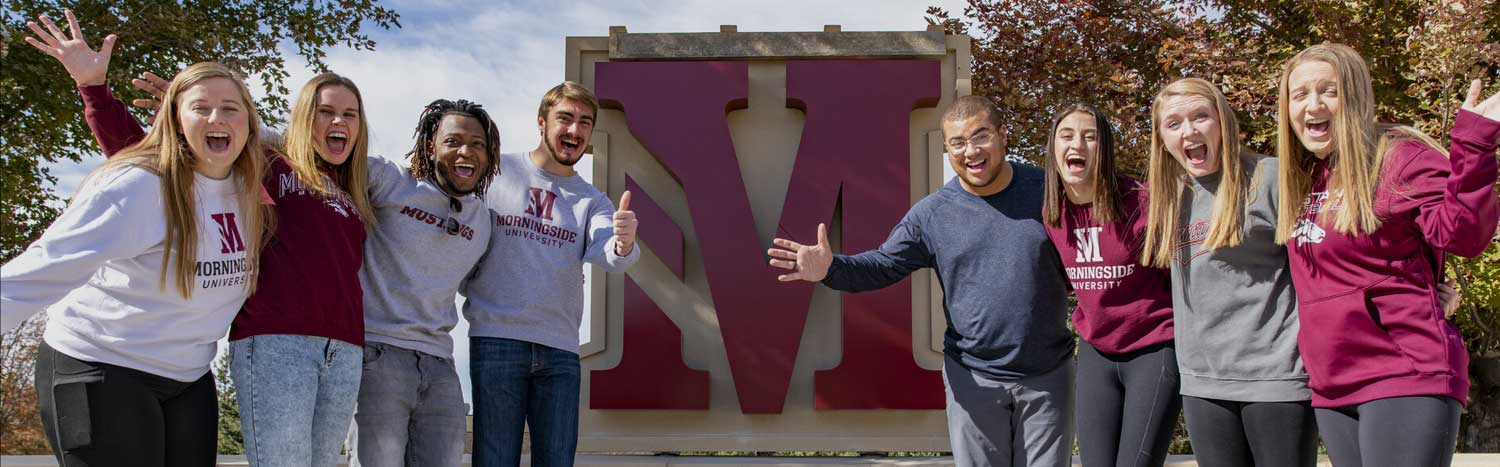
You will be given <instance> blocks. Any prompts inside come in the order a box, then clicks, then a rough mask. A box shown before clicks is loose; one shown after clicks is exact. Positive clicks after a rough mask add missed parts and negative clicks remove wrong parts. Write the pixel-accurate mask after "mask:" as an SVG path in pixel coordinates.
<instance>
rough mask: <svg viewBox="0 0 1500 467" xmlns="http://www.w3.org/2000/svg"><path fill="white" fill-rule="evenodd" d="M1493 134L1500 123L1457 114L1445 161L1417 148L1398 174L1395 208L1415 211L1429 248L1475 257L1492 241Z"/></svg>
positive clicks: (1495, 217) (1495, 215)
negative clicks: (1415, 152)
mask: <svg viewBox="0 0 1500 467" xmlns="http://www.w3.org/2000/svg"><path fill="white" fill-rule="evenodd" d="M1497 134H1500V122H1496V121H1493V120H1489V119H1486V118H1484V117H1481V116H1479V115H1478V114H1475V113H1473V112H1469V111H1467V110H1462V111H1459V114H1458V119H1457V121H1456V122H1455V123H1454V125H1453V133H1452V143H1451V144H1450V145H1449V148H1448V150H1449V156H1448V158H1446V159H1445V158H1443V156H1442V154H1440V153H1438V152H1437V151H1434V150H1432V149H1431V148H1427V147H1425V146H1421V148H1420V149H1418V150H1417V154H1414V155H1412V156H1411V159H1410V160H1408V161H1406V162H1405V167H1403V168H1402V169H1401V170H1400V171H1399V172H1397V174H1398V175H1397V179H1396V183H1395V184H1394V185H1395V190H1396V192H1397V194H1398V196H1395V197H1393V199H1394V200H1395V203H1396V206H1394V208H1395V210H1396V211H1397V212H1403V211H1407V210H1409V209H1410V210H1415V211H1416V212H1417V217H1416V223H1417V226H1418V228H1419V229H1421V231H1422V236H1423V238H1425V239H1426V240H1427V243H1428V244H1429V245H1432V247H1433V248H1437V249H1439V250H1443V251H1446V252H1449V253H1453V254H1456V255H1460V256H1465V257H1473V256H1476V255H1478V254H1479V253H1481V252H1483V251H1484V249H1485V247H1487V246H1489V244H1490V241H1491V239H1493V238H1494V236H1495V228H1496V223H1497V222H1500V205H1497V203H1496V200H1495V177H1496V171H1497V168H1496V161H1495V137H1496V135H1497ZM1405 146H1408V147H1416V146H1420V145H1416V144H1408V145H1405Z"/></svg>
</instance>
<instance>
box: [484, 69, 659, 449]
mask: <svg viewBox="0 0 1500 467" xmlns="http://www.w3.org/2000/svg"><path fill="white" fill-rule="evenodd" d="M598 111H599V105H598V101H597V100H595V98H594V95H593V93H591V92H589V90H588V89H586V88H584V87H583V86H581V85H579V84H577V83H573V82H565V83H563V84H561V85H558V86H557V87H554V88H552V90H551V91H548V92H547V94H546V95H544V96H543V97H542V104H541V106H540V108H539V109H538V111H537V128H538V130H539V131H540V132H541V133H542V142H541V144H539V145H538V146H537V148H536V149H535V150H533V151H531V152H529V153H519V154H502V155H501V156H500V161H499V163H500V173H501V175H500V177H498V178H497V179H496V184H495V186H494V188H493V189H491V190H489V192H488V193H487V194H486V195H485V205H486V206H488V207H489V209H490V210H492V211H494V215H495V217H494V225H493V226H491V230H490V233H489V235H488V237H487V239H488V241H489V253H488V256H487V257H486V258H485V259H484V260H483V261H481V263H480V265H479V268H478V270H477V272H476V274H475V276H474V277H473V278H471V279H470V280H469V281H468V282H467V283H466V284H465V285H464V288H463V294H464V297H465V298H466V299H467V301H466V302H465V303H464V317H465V318H467V319H468V320H469V336H470V337H469V356H470V359H471V360H470V364H469V365H470V366H469V371H470V376H471V381H473V389H474V459H473V460H474V465H475V466H516V465H518V464H519V463H520V458H521V439H522V432H523V428H524V427H525V426H527V425H529V426H530V427H531V456H532V463H533V464H534V465H537V466H554V465H555V466H566V465H572V463H573V456H574V452H575V451H576V450H577V446H578V397H579V387H580V376H581V375H580V369H579V361H578V327H579V322H580V321H581V320H582V317H583V293H584V290H583V265H584V263H590V264H595V265H598V266H600V267H601V268H603V269H604V270H605V271H607V272H622V271H624V270H625V268H628V267H630V265H632V264H635V261H636V260H637V259H638V258H640V251H639V250H638V249H637V248H635V234H636V219H635V214H634V213H632V212H630V210H629V203H630V193H628V192H627V193H625V194H624V195H622V196H621V199H620V209H619V210H618V211H617V210H615V207H614V204H613V203H611V202H610V200H609V198H608V197H607V196H606V195H605V194H604V193H601V192H600V191H599V190H598V189H596V188H594V186H593V185H592V184H590V183H589V182H588V181H586V180H584V179H583V177H580V176H579V175H578V174H577V173H576V172H574V170H573V165H574V164H577V163H578V161H579V159H581V158H582V157H583V152H584V150H585V149H586V148H588V146H589V140H590V138H591V137H592V136H593V126H594V116H595V114H597V113H598ZM595 280H603V278H595Z"/></svg>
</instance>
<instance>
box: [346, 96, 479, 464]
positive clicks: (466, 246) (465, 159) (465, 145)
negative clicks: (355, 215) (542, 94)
mask: <svg viewBox="0 0 1500 467" xmlns="http://www.w3.org/2000/svg"><path fill="white" fill-rule="evenodd" d="M417 135H418V136H417V142H416V144H415V147H414V148H413V149H412V152H411V153H410V156H411V165H410V167H401V166H398V165H396V164H395V163H393V162H391V161H389V160H386V159H382V158H378V157H371V158H369V163H370V168H369V181H370V189H369V192H370V204H371V205H372V206H373V207H374V208H375V215H376V220H375V222H373V223H371V224H373V225H374V227H373V228H372V229H371V230H370V232H369V234H368V236H367V238H366V240H365V256H364V266H363V268H362V269H360V272H359V278H360V285H361V286H362V287H363V289H364V307H365V341H366V342H365V352H364V368H363V373H362V375H361V377H360V387H359V400H358V402H357V405H356V407H355V413H354V422H355V425H356V430H355V434H356V440H357V441H356V442H355V443H354V444H356V445H357V448H356V450H355V451H356V452H355V453H356V454H357V456H356V457H355V458H354V459H353V462H351V464H352V465H363V466H365V467H376V466H390V467H400V466H406V465H438V466H451V465H459V463H460V462H461V461H462V457H463V447H464V432H465V430H466V426H465V420H464V419H465V417H466V416H468V412H467V410H466V407H465V406H464V397H463V390H462V388H461V387H460V386H459V381H458V372H457V370H456V369H455V368H454V365H453V339H452V338H451V337H449V335H448V333H449V331H452V330H453V327H454V326H455V325H457V324H458V309H457V306H456V305H455V303H454V300H455V298H454V297H455V294H456V293H457V291H458V288H459V284H460V283H462V282H463V280H464V278H465V277H467V276H469V275H470V274H471V273H472V270H473V267H474V265H475V264H476V263H477V262H478V260H479V258H480V257H482V256H483V255H484V252H485V249H486V248H488V243H489V238H490V224H491V223H492V220H491V219H492V218H491V215H490V211H489V210H488V209H485V207H484V200H483V199H482V198H481V197H482V196H483V194H484V192H485V187H486V186H487V185H488V184H489V182H490V180H491V178H493V177H494V175H495V170H496V166H497V164H495V163H494V161H495V158H496V156H497V155H498V154H499V149H500V135H499V133H498V132H497V131H496V129H495V125H494V123H493V122H492V121H491V120H490V117H489V114H488V113H486V112H485V111H484V109H481V108H480V107H479V106H478V105H476V104H473V103H471V102H468V101H463V100H460V101H457V102H453V101H448V100H442V99H439V100H437V101H434V102H433V103H432V104H429V105H428V106H427V108H426V109H425V110H424V111H423V113H422V116H421V118H420V119H419V122H418V125H417Z"/></svg>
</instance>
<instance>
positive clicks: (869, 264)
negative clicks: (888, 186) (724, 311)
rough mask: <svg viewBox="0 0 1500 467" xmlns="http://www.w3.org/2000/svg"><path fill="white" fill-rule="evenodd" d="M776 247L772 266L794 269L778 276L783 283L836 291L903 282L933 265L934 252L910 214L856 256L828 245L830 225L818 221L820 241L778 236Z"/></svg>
mask: <svg viewBox="0 0 1500 467" xmlns="http://www.w3.org/2000/svg"><path fill="white" fill-rule="evenodd" d="M773 243H774V244H775V245H776V247H777V248H772V249H770V250H768V251H766V253H767V254H769V255H770V256H771V265H772V266H775V267H778V268H782V269H787V270H790V271H792V272H791V273H788V274H783V275H781V276H778V277H777V279H778V280H781V281H783V282H787V281H796V280H804V281H809V282H821V283H822V284H823V285H826V286H828V287H829V288H831V289H834V290H842V291H846V292H862V291H866V290H875V289H879V288H883V287H886V286H889V285H891V284H895V283H896V282H900V281H901V279H905V278H906V276H909V275H911V273H912V272H914V271H916V270H918V269H922V268H925V267H930V266H932V255H931V254H930V253H929V251H928V249H927V245H926V242H924V241H923V239H922V235H921V229H920V227H918V226H917V225H916V223H915V222H914V221H913V220H912V219H911V215H910V214H908V215H907V218H906V219H902V221H901V223H900V224H897V225H896V228H895V229H892V230H891V235H890V237H888V238H886V241H885V243H884V244H882V245H880V248H879V249H876V250H870V251H866V252H864V253H860V254H857V255H850V256H844V255H835V254H833V248H832V247H831V246H829V244H828V227H827V226H825V225H823V224H818V243H817V244H816V245H803V244H800V243H797V242H794V241H791V240H787V239H782V238H778V239H776V240H775V241H774V242H773Z"/></svg>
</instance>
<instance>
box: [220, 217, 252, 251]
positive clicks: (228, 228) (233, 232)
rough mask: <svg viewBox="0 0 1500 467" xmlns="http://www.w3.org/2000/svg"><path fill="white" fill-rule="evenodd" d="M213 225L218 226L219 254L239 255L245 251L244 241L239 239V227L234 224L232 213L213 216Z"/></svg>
mask: <svg viewBox="0 0 1500 467" xmlns="http://www.w3.org/2000/svg"><path fill="white" fill-rule="evenodd" d="M213 218H214V223H216V224H219V253H224V254H229V253H239V252H241V251H245V240H244V239H242V238H240V227H239V226H237V225H235V224H234V213H232V212H221V213H218V214H214V215H213Z"/></svg>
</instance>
